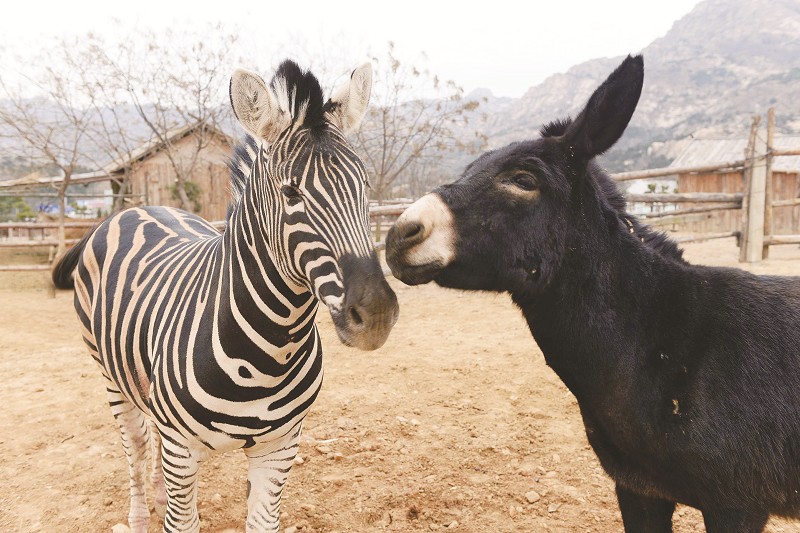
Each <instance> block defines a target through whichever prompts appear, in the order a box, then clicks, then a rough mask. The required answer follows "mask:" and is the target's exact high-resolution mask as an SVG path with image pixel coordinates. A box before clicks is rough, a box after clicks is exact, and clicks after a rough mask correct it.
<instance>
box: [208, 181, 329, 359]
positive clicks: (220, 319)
mask: <svg viewBox="0 0 800 533" xmlns="http://www.w3.org/2000/svg"><path fill="white" fill-rule="evenodd" d="M268 201H269V200H268V199H267V198H265V197H264V195H260V194H256V193H255V191H253V190H252V188H251V187H250V186H248V188H247V190H246V191H245V192H244V195H243V197H242V198H241V200H240V201H239V203H238V205H237V206H236V208H235V210H234V212H233V213H232V214H231V216H230V218H229V221H228V226H227V228H226V230H225V234H224V235H223V238H222V243H221V253H222V260H221V267H222V271H221V273H220V274H221V280H220V291H221V296H222V297H221V298H220V303H219V306H218V311H217V323H218V325H219V338H220V342H221V344H222V346H223V347H225V351H226V353H229V351H230V350H235V351H236V353H237V356H238V357H253V358H255V359H261V365H264V364H265V362H264V361H263V354H264V353H267V355H269V356H270V359H273V360H274V362H275V363H277V364H278V365H283V364H284V363H285V362H286V358H287V357H290V356H292V355H293V354H295V353H296V352H297V351H298V350H301V349H302V348H303V347H304V346H306V345H307V344H309V343H311V344H313V342H315V331H316V330H315V326H314V318H315V317H316V312H317V308H318V301H317V299H316V298H315V297H314V295H313V294H312V293H311V292H310V291H309V290H308V289H307V288H305V287H302V286H299V285H298V284H297V283H296V282H294V281H293V280H291V279H289V278H288V277H287V276H286V275H285V274H284V273H283V271H282V270H281V269H280V268H279V267H278V265H277V264H276V263H277V259H276V258H274V257H273V256H272V252H271V250H273V249H274V247H272V246H270V242H269V239H271V238H274V236H275V235H278V234H279V233H278V232H277V231H275V230H274V229H273V228H270V227H269V224H270V220H273V219H270V218H268V216H267V215H268V213H270V211H269V209H270V208H271V207H270V206H268V205H264V204H265V203H266V202H268ZM274 370H276V371H277V370H278V369H274ZM270 373H271V372H270Z"/></svg>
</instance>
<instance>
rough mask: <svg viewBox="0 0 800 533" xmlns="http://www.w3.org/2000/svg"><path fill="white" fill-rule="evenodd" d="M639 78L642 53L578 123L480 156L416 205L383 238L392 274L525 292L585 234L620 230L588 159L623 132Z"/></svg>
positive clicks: (610, 190)
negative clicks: (456, 176) (455, 179)
mask: <svg viewBox="0 0 800 533" xmlns="http://www.w3.org/2000/svg"><path fill="white" fill-rule="evenodd" d="M642 78H643V64H642V58H641V56H637V57H628V58H627V59H625V61H623V62H622V64H621V65H620V66H619V67H618V68H617V69H616V70H615V71H614V72H613V73H612V74H611V75H610V76H609V77H608V79H607V80H606V81H605V82H604V83H603V84H602V85H601V86H600V87H599V88H598V89H597V90H596V91H595V92H594V94H593V95H592V96H591V98H590V99H589V102H588V103H587V105H586V107H585V108H584V109H583V111H581V112H580V114H579V115H578V116H577V118H575V119H574V120H569V119H568V120H564V121H558V122H554V123H552V124H550V125H548V126H546V127H544V128H543V130H542V137H541V138H538V139H535V140H530V141H524V142H516V143H512V144H509V145H508V146H505V147H504V148H500V149H498V150H493V151H490V152H486V153H484V154H483V155H481V156H480V157H479V158H478V159H476V160H475V161H473V162H472V163H471V164H470V165H469V166H467V168H466V169H465V171H464V174H463V176H462V177H461V179H459V180H458V181H456V182H454V183H451V184H448V185H443V186H441V187H439V188H438V189H436V190H435V191H433V192H432V193H430V194H428V195H426V196H424V197H423V198H421V199H420V200H419V201H417V202H416V203H415V204H414V205H412V206H411V207H410V208H409V209H408V210H407V211H406V212H405V213H404V214H403V215H402V216H401V217H400V218H399V219H398V221H397V223H396V224H395V226H394V227H393V228H392V229H391V230H390V232H389V235H388V238H387V241H386V242H387V248H386V258H387V261H388V262H389V266H390V267H391V269H392V272H393V273H394V275H395V276H396V277H397V278H399V279H401V280H402V281H404V282H406V283H409V284H419V283H426V282H428V281H431V280H435V281H436V282H437V283H439V284H440V285H443V286H447V287H454V288H462V289H479V290H495V291H510V292H512V293H514V294H517V295H524V294H532V293H536V292H538V291H539V290H541V289H542V288H543V287H546V286H547V285H548V284H549V283H550V282H551V281H552V279H553V277H554V276H556V275H557V274H558V272H559V270H560V268H561V267H562V265H563V264H564V263H565V262H567V261H569V260H570V257H571V256H572V254H573V253H574V252H575V251H576V250H577V249H578V248H580V247H583V246H584V244H585V243H586V242H587V240H588V239H591V235H592V234H594V233H595V232H602V231H605V233H606V235H608V232H609V227H611V228H614V229H620V228H622V229H625V228H624V224H625V220H626V219H625V218H624V215H621V214H620V212H619V211H620V209H621V208H620V206H619V205H616V206H615V205H613V204H614V203H615V202H616V203H617V204H619V203H620V202H619V201H618V200H619V198H617V199H613V200H614V201H612V199H611V198H609V195H613V194H614V193H615V191H616V189H615V188H614V187H613V184H612V183H610V178H609V177H608V176H607V175H606V174H605V173H604V172H603V171H602V170H601V169H600V168H599V167H598V166H597V165H596V164H595V163H594V162H593V158H594V157H595V156H596V155H598V154H601V153H603V152H604V151H606V150H608V149H609V148H610V147H611V146H612V145H613V144H614V143H615V142H616V141H617V139H619V138H620V136H621V135H622V133H623V131H624V130H625V128H626V126H627V124H628V121H629V120H630V118H631V116H632V114H633V111H634V109H635V108H636V104H637V102H638V100H639V95H640V93H641V89H642ZM609 185H610V187H609ZM623 205H624V202H623ZM623 213H624V211H623ZM628 223H629V224H630V221H628ZM620 225H622V226H620ZM603 228H605V229H603ZM625 233H627V231H625ZM630 238H631V239H634V238H635V237H634V236H633V235H630ZM578 252H580V250H578Z"/></svg>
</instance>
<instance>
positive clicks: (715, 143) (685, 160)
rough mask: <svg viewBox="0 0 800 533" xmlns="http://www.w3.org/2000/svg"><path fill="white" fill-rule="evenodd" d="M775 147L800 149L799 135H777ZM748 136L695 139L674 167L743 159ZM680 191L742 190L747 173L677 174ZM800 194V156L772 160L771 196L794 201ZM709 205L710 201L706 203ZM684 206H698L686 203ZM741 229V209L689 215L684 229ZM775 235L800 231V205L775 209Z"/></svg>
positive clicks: (719, 230) (671, 165)
mask: <svg viewBox="0 0 800 533" xmlns="http://www.w3.org/2000/svg"><path fill="white" fill-rule="evenodd" d="M774 145H775V146H774V149H775V150H798V149H800V136H776V137H775V141H774ZM746 148H747V140H746V139H716V140H714V139H702V140H700V139H696V140H693V141H692V142H691V143H689V145H688V146H687V147H686V149H685V150H684V151H683V152H682V153H681V155H679V156H678V157H677V158H676V159H675V160H674V161H673V162H672V163H671V164H670V167H673V168H687V167H701V166H711V165H714V164H724V163H729V162H734V161H741V160H743V159H744V158H745V149H746ZM677 183H678V185H677V187H678V192H680V193H712V192H724V193H741V192H742V191H743V190H744V176H743V173H742V171H741V170H735V171H728V172H707V173H697V174H678V182H677ZM798 197H800V156H782V157H775V158H773V162H772V199H773V201H779V200H792V199H795V198H798ZM705 205H706V206H708V204H705ZM681 207H682V208H687V209H688V208H691V207H699V204H686V205H683V206H681ZM740 228H741V213H740V210H738V209H737V210H728V211H721V212H713V213H704V214H701V215H692V216H689V217H686V222H685V223H681V224H680V228H679V229H680V230H681V231H689V232H693V233H694V232H697V233H700V232H707V233H716V232H726V231H737V230H739V229H740ZM772 228H773V231H772V233H773V234H777V235H781V234H784V235H785V234H798V233H800V206H783V207H775V208H774V209H773V217H772Z"/></svg>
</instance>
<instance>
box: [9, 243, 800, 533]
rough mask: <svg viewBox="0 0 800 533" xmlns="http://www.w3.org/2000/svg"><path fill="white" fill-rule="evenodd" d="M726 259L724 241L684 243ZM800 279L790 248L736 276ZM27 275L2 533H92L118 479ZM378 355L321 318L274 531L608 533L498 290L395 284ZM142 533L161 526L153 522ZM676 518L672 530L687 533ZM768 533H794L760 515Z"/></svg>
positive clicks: (92, 407) (222, 500)
mask: <svg viewBox="0 0 800 533" xmlns="http://www.w3.org/2000/svg"><path fill="white" fill-rule="evenodd" d="M685 249H686V252H687V256H688V258H689V259H690V260H692V261H694V262H697V263H706V264H717V265H738V263H736V262H735V258H736V255H737V250H736V248H735V246H734V243H733V241H732V240H721V241H714V242H711V243H706V244H692V245H687V246H685ZM746 268H748V269H749V270H752V271H754V272H757V273H775V274H795V275H800V249H798V248H797V247H795V246H785V247H777V248H773V250H772V258H771V259H770V260H768V261H765V262H763V263H760V264H757V265H752V266H747V267H746ZM42 280H43V274H41V273H36V274H21V273H0V317H2V320H0V376H2V378H0V379H2V388H0V408H2V417H0V487H2V489H0V532H6V531H25V532H29V531H30V532H33V531H48V532H100V531H110V529H111V528H112V527H113V526H114V525H115V524H118V523H125V522H126V517H127V512H128V507H127V506H128V488H127V486H128V476H127V467H126V462H125V459H124V455H123V452H122V447H121V445H120V443H119V440H118V434H117V429H116V427H115V425H114V422H113V420H112V417H111V414H110V411H109V409H108V406H107V404H106V396H105V390H104V384H103V382H102V380H101V377H100V374H99V371H98V369H97V368H95V366H94V362H93V361H92V360H91V359H90V358H89V356H88V355H87V353H86V352H85V350H84V349H83V346H82V344H81V341H80V338H79V335H78V328H77V318H76V316H75V313H74V310H73V308H72V294H71V293H69V292H59V293H58V294H57V296H56V298H55V299H51V298H49V297H48V295H47V293H46V291H45V290H43V289H42ZM392 284H393V286H394V288H395V289H396V290H397V293H398V297H399V299H400V305H401V313H400V320H399V322H398V323H397V326H396V328H395V330H394V331H393V332H392V335H391V337H390V339H389V341H388V342H387V344H386V345H385V346H384V347H383V348H382V349H380V350H378V351H376V352H360V351H355V350H351V349H347V348H345V347H343V346H341V345H340V344H339V343H338V341H337V340H336V335H335V333H334V331H333V328H332V326H331V323H330V319H329V317H328V316H327V315H326V314H324V313H321V314H320V318H319V323H320V327H321V330H322V334H323V337H324V340H325V347H326V353H325V373H326V376H325V383H324V385H323V389H322V393H321V395H320V397H319V400H318V401H317V403H316V404H315V405H314V407H313V409H312V411H311V414H310V415H309V417H308V418H307V419H306V423H305V431H304V437H303V441H302V444H301V447H300V457H301V458H302V464H297V465H295V467H294V468H293V470H292V473H291V475H290V477H289V483H288V486H287V488H286V490H285V492H284V503H283V525H284V527H285V528H287V530H288V531H292V528H295V529H294V531H299V532H301V533H309V532H318V533H321V532H328V533H332V532H334V531H335V532H339V533H344V532H372V531H384V530H386V531H435V530H445V529H447V530H454V531H465V532H479V533H480V532H572V531H597V532H618V531H622V523H621V520H620V515H619V512H618V510H617V505H616V500H615V497H614V491H613V486H612V483H611V482H610V481H609V479H608V478H607V477H606V476H605V475H604V473H603V472H602V470H601V468H600V466H599V464H598V463H597V460H596V459H595V456H594V454H593V453H592V451H591V449H590V448H589V446H588V444H587V442H586V438H585V435H584V432H583V427H582V424H581V420H580V417H579V414H578V408H577V405H576V402H575V400H574V399H573V397H572V396H571V395H570V394H569V392H568V391H567V389H566V388H565V387H564V386H563V385H562V384H561V382H560V381H559V379H558V378H557V377H556V376H555V374H553V372H552V371H551V370H550V369H549V368H548V367H547V366H546V365H545V364H544V359H543V357H542V354H541V352H540V351H539V349H538V348H537V346H536V344H535V343H534V341H533V339H532V337H531V336H530V334H529V333H528V331H527V328H526V326H525V324H524V322H523V320H522V318H521V317H520V315H519V313H518V312H517V310H516V309H515V308H514V307H513V306H512V305H511V303H510V300H509V299H508V297H506V296H496V295H486V294H475V293H470V294H467V293H460V292H456V291H450V290H444V289H441V288H437V287H434V286H423V287H415V288H407V287H404V286H402V285H401V284H400V283H399V282H397V281H396V280H392ZM245 474H246V462H245V459H244V457H243V454H241V453H240V452H238V453H230V454H225V455H222V456H217V457H215V458H213V459H211V460H209V461H208V462H207V463H206V464H205V465H204V466H203V469H202V474H201V482H200V496H199V500H200V516H201V518H202V521H203V528H204V531H210V532H219V531H222V530H225V529H228V528H230V529H234V530H237V531H241V530H243V529H244V527H243V523H244V517H245V512H246V511H245V509H246V505H245V490H246V487H245V485H246V482H245V479H246V478H245ZM150 530H151V531H153V532H155V531H161V524H160V523H159V521H158V519H157V517H156V516H155V514H154V515H153V521H152V522H151V527H150ZM702 530H703V528H702V518H701V516H700V514H699V513H698V512H697V511H695V510H692V509H688V508H683V507H680V508H679V509H678V511H677V513H676V526H675V531H676V532H679V533H683V532H692V531H702ZM768 531H770V532H772V533H777V532H786V533H788V532H797V533H800V523H797V522H795V523H790V522H784V521H778V520H773V521H772V522H771V523H770V525H769V528H768Z"/></svg>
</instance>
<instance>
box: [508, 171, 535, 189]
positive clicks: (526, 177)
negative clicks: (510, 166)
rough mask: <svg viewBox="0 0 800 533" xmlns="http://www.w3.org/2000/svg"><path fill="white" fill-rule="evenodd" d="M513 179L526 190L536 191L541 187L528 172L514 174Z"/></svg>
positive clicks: (515, 183)
mask: <svg viewBox="0 0 800 533" xmlns="http://www.w3.org/2000/svg"><path fill="white" fill-rule="evenodd" d="M511 181H512V182H513V183H514V185H516V186H517V187H519V188H520V189H522V190H525V191H535V190H536V189H538V188H539V186H538V185H537V184H536V179H534V177H533V176H531V175H530V174H528V173H526V172H519V173H517V174H514V177H513V178H511Z"/></svg>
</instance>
